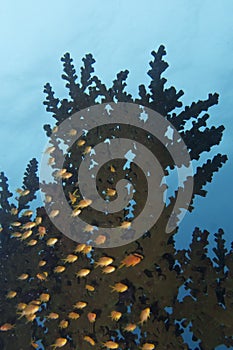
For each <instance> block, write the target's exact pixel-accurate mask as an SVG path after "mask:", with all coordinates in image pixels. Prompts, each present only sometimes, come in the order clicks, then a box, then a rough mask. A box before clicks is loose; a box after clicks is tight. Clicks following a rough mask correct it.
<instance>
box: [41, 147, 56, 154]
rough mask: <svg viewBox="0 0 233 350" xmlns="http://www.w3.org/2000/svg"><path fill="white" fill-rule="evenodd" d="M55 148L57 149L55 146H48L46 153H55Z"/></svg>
mask: <svg viewBox="0 0 233 350" xmlns="http://www.w3.org/2000/svg"><path fill="white" fill-rule="evenodd" d="M55 149H56V147H55V146H50V147H48V148H46V150H45V152H44V153H45V154H51V153H53V152H54V151H55Z"/></svg>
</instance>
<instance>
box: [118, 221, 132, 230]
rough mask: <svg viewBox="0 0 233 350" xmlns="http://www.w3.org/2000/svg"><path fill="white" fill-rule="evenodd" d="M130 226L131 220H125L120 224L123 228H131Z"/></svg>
mask: <svg viewBox="0 0 233 350" xmlns="http://www.w3.org/2000/svg"><path fill="white" fill-rule="evenodd" d="M130 226H131V222H129V221H123V222H122V223H121V225H120V227H121V228H123V229H129V228H130Z"/></svg>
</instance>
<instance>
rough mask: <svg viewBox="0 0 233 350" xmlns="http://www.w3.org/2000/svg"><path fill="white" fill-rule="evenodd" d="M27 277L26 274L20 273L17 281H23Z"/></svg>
mask: <svg viewBox="0 0 233 350" xmlns="http://www.w3.org/2000/svg"><path fill="white" fill-rule="evenodd" d="M28 277H29V274H28V273H22V275H20V276H19V277H18V278H17V279H18V280H20V281H25V280H26V279H27V278H28Z"/></svg>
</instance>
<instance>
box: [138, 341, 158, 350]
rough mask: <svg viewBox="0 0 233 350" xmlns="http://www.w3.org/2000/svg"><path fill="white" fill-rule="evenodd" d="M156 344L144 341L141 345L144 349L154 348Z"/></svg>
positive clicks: (151, 349)
mask: <svg viewBox="0 0 233 350" xmlns="http://www.w3.org/2000/svg"><path fill="white" fill-rule="evenodd" d="M154 348H155V345H154V344H152V343H144V344H143V345H142V347H141V349H142V350H153V349H154Z"/></svg>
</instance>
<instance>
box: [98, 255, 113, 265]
mask: <svg viewBox="0 0 233 350" xmlns="http://www.w3.org/2000/svg"><path fill="white" fill-rule="evenodd" d="M112 262H113V258H110V257H109V256H102V257H101V258H99V260H98V261H96V262H95V267H98V266H100V267H105V266H108V265H111V263H112Z"/></svg>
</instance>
